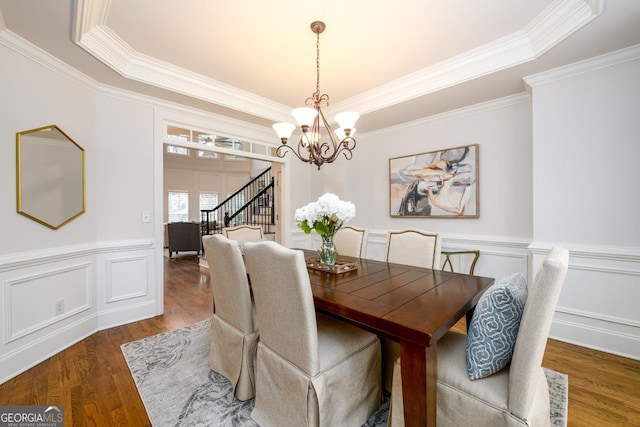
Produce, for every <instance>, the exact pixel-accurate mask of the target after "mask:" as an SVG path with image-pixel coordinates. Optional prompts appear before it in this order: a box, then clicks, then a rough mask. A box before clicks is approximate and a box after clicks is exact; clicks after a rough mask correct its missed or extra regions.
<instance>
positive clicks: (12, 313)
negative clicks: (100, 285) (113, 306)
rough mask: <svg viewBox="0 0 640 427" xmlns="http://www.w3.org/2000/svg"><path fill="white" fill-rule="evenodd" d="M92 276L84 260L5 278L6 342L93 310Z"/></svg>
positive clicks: (89, 266) (89, 267)
mask: <svg viewBox="0 0 640 427" xmlns="http://www.w3.org/2000/svg"><path fill="white" fill-rule="evenodd" d="M91 277H92V276H91V264H90V263H82V264H77V265H71V266H65V267H60V268H58V267H57V268H50V269H46V270H40V271H38V273H36V274H30V275H26V276H22V277H16V278H12V279H8V280H6V281H5V284H4V286H5V295H6V298H5V310H4V312H5V327H6V333H5V341H4V342H5V344H6V343H9V342H11V341H14V340H16V339H18V338H22V337H24V336H26V335H28V334H31V333H33V332H35V331H38V330H40V329H43V328H45V327H47V326H49V325H51V324H53V323H56V322H59V321H61V320H63V319H67V318H69V317H71V316H74V315H76V314H78V313H80V312H82V311H85V310H88V309H90V308H91V306H92V304H91V283H92V280H91ZM36 295H37V298H36V297H35V296H36ZM58 306H59V309H58V311H57V310H56V309H57V308H58Z"/></svg>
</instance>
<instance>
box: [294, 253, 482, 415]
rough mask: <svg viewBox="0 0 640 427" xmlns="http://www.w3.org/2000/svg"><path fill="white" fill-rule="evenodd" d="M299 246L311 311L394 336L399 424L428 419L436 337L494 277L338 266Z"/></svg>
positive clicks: (350, 261) (366, 262)
mask: <svg viewBox="0 0 640 427" xmlns="http://www.w3.org/2000/svg"><path fill="white" fill-rule="evenodd" d="M303 252H304V253H305V259H307V260H308V261H309V262H308V263H307V267H308V268H307V269H308V271H309V279H310V282H311V288H312V291H313V298H314V302H315V307H316V310H318V311H320V312H323V313H326V314H329V315H332V316H335V317H337V318H339V319H341V320H344V321H346V322H349V323H351V324H354V325H356V326H358V327H361V328H363V329H366V330H369V331H371V332H373V333H375V334H377V335H378V336H382V337H386V338H388V339H391V340H393V341H396V342H398V343H399V344H400V359H401V361H402V370H401V372H402V391H403V404H404V419H405V425H406V426H407V427H410V426H421V427H424V426H435V425H436V402H437V399H436V397H437V396H436V392H437V387H436V384H437V357H438V354H437V344H438V339H440V338H441V337H442V336H443V335H444V334H445V333H446V332H447V331H449V330H450V329H451V327H453V326H454V325H455V324H456V323H457V322H458V321H459V320H460V319H461V318H462V317H463V316H467V322H468V321H469V320H470V318H471V315H472V313H473V309H474V308H475V306H476V304H477V302H478V300H479V299H480V296H481V295H482V293H483V292H484V291H485V290H486V289H487V288H488V287H489V286H491V285H492V284H493V282H494V279H492V278H488V277H481V276H475V275H469V274H462V273H455V272H449V271H443V270H432V269H429V268H422V267H413V266H409V265H403V264H394V263H388V262H385V261H377V260H371V259H364V258H351V257H344V256H339V260H338V264H339V265H343V266H345V267H346V268H335V267H334V268H333V269H331V268H329V267H326V268H324V269H323V268H322V266H318V265H314V264H313V260H314V259H317V252H315V251H311V250H303ZM310 266H313V267H310ZM467 324H468V323H467Z"/></svg>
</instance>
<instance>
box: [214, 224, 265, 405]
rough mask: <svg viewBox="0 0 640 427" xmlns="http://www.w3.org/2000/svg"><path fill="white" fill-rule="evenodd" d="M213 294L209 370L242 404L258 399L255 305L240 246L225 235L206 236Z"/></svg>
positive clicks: (257, 336)
mask: <svg viewBox="0 0 640 427" xmlns="http://www.w3.org/2000/svg"><path fill="white" fill-rule="evenodd" d="M202 242H203V244H204V247H205V251H206V253H207V254H209V256H207V262H208V263H209V275H210V277H211V288H212V290H213V301H214V304H213V305H214V307H213V310H214V313H213V317H212V318H211V334H210V335H211V343H210V347H209V367H210V368H211V369H212V370H213V371H215V372H218V373H220V374H222V375H223V376H225V377H226V378H227V379H228V380H229V381H231V384H232V385H233V391H234V395H235V396H236V397H237V398H238V400H249V399H252V398H253V397H254V395H255V385H254V384H255V382H254V368H253V356H254V354H255V350H256V346H257V344H258V338H259V333H258V328H257V325H256V323H255V321H254V311H255V308H254V305H253V302H252V300H251V292H250V289H249V281H248V278H247V272H246V269H245V266H244V260H243V259H242V255H241V254H240V249H239V248H238V244H237V242H235V241H233V240H230V239H227V238H226V237H224V236H223V235H221V234H213V235H209V236H204V237H203V238H202Z"/></svg>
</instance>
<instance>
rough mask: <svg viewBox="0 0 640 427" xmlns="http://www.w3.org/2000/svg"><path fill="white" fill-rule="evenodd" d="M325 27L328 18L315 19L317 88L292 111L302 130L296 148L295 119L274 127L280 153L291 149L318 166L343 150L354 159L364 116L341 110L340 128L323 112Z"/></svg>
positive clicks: (337, 119) (312, 24) (312, 29)
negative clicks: (322, 37) (292, 143)
mask: <svg viewBox="0 0 640 427" xmlns="http://www.w3.org/2000/svg"><path fill="white" fill-rule="evenodd" d="M325 28H326V26H325V24H324V22H321V21H314V22H312V23H311V31H313V32H314V33H315V34H316V91H315V92H314V93H313V94H312V95H311V96H310V97H309V98H307V99H306V101H305V105H306V107H300V108H296V109H294V110H293V111H292V112H291V114H292V115H293V117H294V118H295V119H296V121H297V122H298V125H299V126H300V128H301V130H302V134H301V135H300V138H299V139H298V146H297V147H296V148H293V147H292V146H290V145H288V144H287V142H288V141H289V137H290V136H291V133H292V132H293V130H294V129H295V128H296V126H295V125H294V124H293V123H275V124H274V125H273V130H275V131H276V134H277V135H278V138H280V141H282V145H280V146H279V147H278V149H277V151H276V154H277V155H278V157H284V156H285V155H286V154H287V151H286V150H287V149H288V150H290V151H291V152H293V154H295V155H296V157H298V159H300V160H302V161H303V162H306V163H309V164H314V165H316V166H317V167H318V170H320V167H321V166H322V165H323V164H324V163H332V162H333V161H334V160H335V159H337V158H338V156H339V155H340V153H342V154H344V157H345V158H346V159H347V160H350V159H351V157H352V156H353V153H352V150H353V149H354V148H356V140H355V139H353V135H354V134H355V133H356V128H355V123H356V120H358V118H359V117H360V115H359V114H358V113H353V112H344V113H339V114H337V115H336V116H335V117H334V119H335V121H336V122H337V123H338V126H339V128H338V129H336V130H335V131H332V130H331V127H330V126H329V123H327V119H326V118H325V116H324V113H323V112H322V108H321V107H326V106H328V105H329V95H326V94H322V95H320V33H322V32H323V31H324V29H325ZM321 125H322V126H323V127H324V128H325V130H326V133H327V135H328V140H327V138H324V139H323V135H322V134H321V133H320V126H321Z"/></svg>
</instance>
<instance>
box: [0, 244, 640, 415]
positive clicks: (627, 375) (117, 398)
mask: <svg viewBox="0 0 640 427" xmlns="http://www.w3.org/2000/svg"><path fill="white" fill-rule="evenodd" d="M212 306H213V302H212V294H211V286H210V283H209V277H208V271H207V270H206V269H204V268H200V267H199V265H198V258H197V257H195V256H188V257H177V258H173V259H168V258H165V314H164V315H162V316H157V317H154V318H152V319H147V320H143V321H140V322H135V323H130V324H127V325H123V326H119V327H116V328H111V329H107V330H104V331H100V332H97V333H95V334H93V335H92V336H90V337H89V338H87V339H85V340H82V341H81V342H79V343H77V344H75V345H73V346H71V347H69V348H68V349H66V350H64V351H62V352H61V353H59V354H57V355H55V356H53V357H51V358H49V359H48V360H46V361H44V362H42V363H40V364H39V365H37V366H35V367H33V368H31V369H29V370H28V371H26V372H24V373H22V374H20V375H18V376H17V377H15V378H13V379H11V380H9V381H7V382H5V383H4V384H0V405H62V406H64V411H65V426H78V427H80V426H82V427H84V426H135V427H138V426H149V425H150V423H149V419H148V418H147V414H146V412H145V409H144V406H143V405H142V401H141V400H140V397H139V395H138V392H137V389H136V386H135V384H134V382H133V379H132V378H131V374H130V373H129V368H128V367H127V364H126V362H125V360H124V358H123V356H122V351H121V350H120V345H121V344H124V343H126V342H130V341H134V340H138V339H141V338H144V337H147V336H150V335H154V334H158V333H160V332H164V331H170V330H173V329H176V328H180V327H182V326H186V325H190V324H192V323H196V322H198V321H201V320H205V319H208V318H209V317H211V312H212ZM457 329H464V328H463V326H462V324H459V325H457ZM543 365H544V366H545V367H548V368H551V369H554V370H557V371H560V372H564V373H566V374H568V375H569V423H568V424H569V426H597V427H602V426H640V361H635V360H631V359H626V358H623V357H618V356H613V355H610V354H607V353H602V352H598V351H594V350H589V349H585V348H582V347H578V346H574V345H571V344H566V343H563V342H559V341H554V340H550V341H549V343H548V345H547V351H546V353H545V358H544V363H543ZM161 427H163V426H161Z"/></svg>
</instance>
